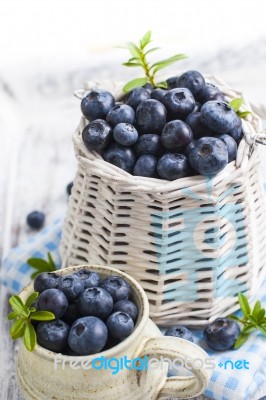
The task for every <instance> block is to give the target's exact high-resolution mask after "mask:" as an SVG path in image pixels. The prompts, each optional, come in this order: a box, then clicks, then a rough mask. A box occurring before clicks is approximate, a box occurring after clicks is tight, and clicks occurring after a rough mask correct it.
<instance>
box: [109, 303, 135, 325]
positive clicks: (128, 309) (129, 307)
mask: <svg viewBox="0 0 266 400" xmlns="http://www.w3.org/2000/svg"><path fill="white" fill-rule="evenodd" d="M114 311H122V312H125V313H127V314H128V315H130V317H131V318H132V319H133V321H135V320H136V318H137V316H138V309H137V306H136V304H134V303H133V301H130V300H119V301H117V302H116V303H115V304H114Z"/></svg>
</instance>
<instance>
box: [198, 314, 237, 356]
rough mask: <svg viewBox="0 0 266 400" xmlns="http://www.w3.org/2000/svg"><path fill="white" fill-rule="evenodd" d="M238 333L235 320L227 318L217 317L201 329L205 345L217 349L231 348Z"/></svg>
mask: <svg viewBox="0 0 266 400" xmlns="http://www.w3.org/2000/svg"><path fill="white" fill-rule="evenodd" d="M239 334H240V327H239V325H238V324H237V322H236V321H234V320H231V319H228V318H217V319H216V320H215V321H213V322H211V323H210V324H208V325H207V326H206V328H205V329H204V331H203V336H204V339H205V341H206V343H207V345H208V346H209V347H211V348H212V349H213V350H218V351H224V350H229V349H231V348H232V347H233V346H234V344H235V342H236V340H237V338H238V336H239Z"/></svg>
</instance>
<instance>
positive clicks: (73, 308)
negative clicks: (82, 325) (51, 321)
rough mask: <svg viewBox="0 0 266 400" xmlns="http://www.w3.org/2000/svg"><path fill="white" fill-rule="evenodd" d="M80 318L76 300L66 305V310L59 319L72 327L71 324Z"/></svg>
mask: <svg viewBox="0 0 266 400" xmlns="http://www.w3.org/2000/svg"><path fill="white" fill-rule="evenodd" d="M81 317H82V315H81V314H80V311H79V306H78V301H77V300H76V301H74V302H72V303H68V306H67V309H66V311H65V313H64V315H63V316H62V317H61V319H62V320H63V321H65V322H66V323H67V324H69V325H72V324H73V322H75V321H76V319H78V318H81Z"/></svg>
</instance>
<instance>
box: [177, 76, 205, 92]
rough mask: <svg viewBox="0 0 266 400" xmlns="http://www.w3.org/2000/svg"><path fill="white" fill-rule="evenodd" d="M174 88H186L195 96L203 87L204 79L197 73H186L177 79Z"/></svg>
mask: <svg viewBox="0 0 266 400" xmlns="http://www.w3.org/2000/svg"><path fill="white" fill-rule="evenodd" d="M176 87H179V88H187V89H189V90H190V91H191V93H192V94H193V96H197V94H198V93H199V92H201V91H202V90H203V88H204V87H205V79H204V78H203V76H202V75H201V74H200V73H199V72H198V71H187V72H185V73H184V74H182V75H181V76H180V77H179V78H178V80H177V86H176Z"/></svg>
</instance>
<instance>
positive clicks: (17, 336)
mask: <svg viewBox="0 0 266 400" xmlns="http://www.w3.org/2000/svg"><path fill="white" fill-rule="evenodd" d="M25 329H26V324H24V325H23V326H22V328H21V329H20V331H19V332H17V333H16V334H15V335H13V336H12V340H17V339H19V338H21V337H22V336H23V335H24V332H25Z"/></svg>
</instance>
